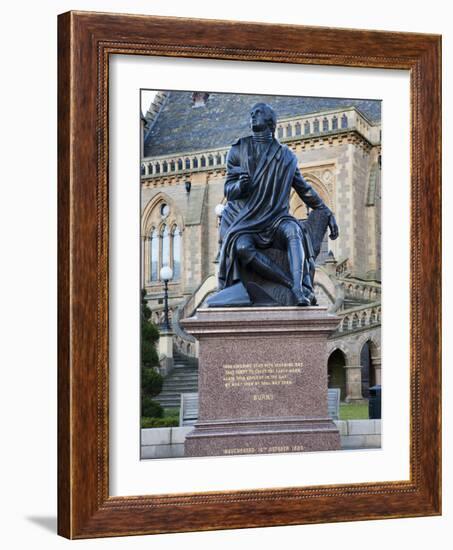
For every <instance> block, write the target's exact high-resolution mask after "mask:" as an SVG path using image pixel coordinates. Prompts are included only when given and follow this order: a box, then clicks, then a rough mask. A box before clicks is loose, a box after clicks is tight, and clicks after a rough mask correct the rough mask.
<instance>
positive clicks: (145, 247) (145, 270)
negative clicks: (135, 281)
mask: <svg viewBox="0 0 453 550" xmlns="http://www.w3.org/2000/svg"><path fill="white" fill-rule="evenodd" d="M149 241H150V239H149V237H147V236H146V235H145V236H143V237H142V264H143V265H142V276H143V283H142V286H143V287H145V286H146V283H147V282H148V281H149Z"/></svg>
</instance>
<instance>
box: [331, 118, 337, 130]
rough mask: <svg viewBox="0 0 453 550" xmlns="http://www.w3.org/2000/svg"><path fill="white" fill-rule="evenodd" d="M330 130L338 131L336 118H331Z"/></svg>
mask: <svg viewBox="0 0 453 550" xmlns="http://www.w3.org/2000/svg"><path fill="white" fill-rule="evenodd" d="M332 130H338V118H337V116H334V117H333V118H332Z"/></svg>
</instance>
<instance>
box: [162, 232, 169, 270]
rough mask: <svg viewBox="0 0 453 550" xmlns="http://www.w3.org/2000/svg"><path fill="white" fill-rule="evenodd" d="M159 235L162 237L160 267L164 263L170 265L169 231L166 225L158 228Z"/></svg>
mask: <svg viewBox="0 0 453 550" xmlns="http://www.w3.org/2000/svg"><path fill="white" fill-rule="evenodd" d="M160 235H161V238H162V261H161V264H160V265H161V267H164V265H168V266H169V265H170V232H169V230H168V226H167V225H163V226H162V228H161V230H160Z"/></svg>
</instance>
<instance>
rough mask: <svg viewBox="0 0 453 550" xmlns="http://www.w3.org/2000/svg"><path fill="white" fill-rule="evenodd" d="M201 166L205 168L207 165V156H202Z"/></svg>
mask: <svg viewBox="0 0 453 550" xmlns="http://www.w3.org/2000/svg"><path fill="white" fill-rule="evenodd" d="M200 164H201V167H202V168H204V167H205V166H206V157H205V156H202V157H201V161H200Z"/></svg>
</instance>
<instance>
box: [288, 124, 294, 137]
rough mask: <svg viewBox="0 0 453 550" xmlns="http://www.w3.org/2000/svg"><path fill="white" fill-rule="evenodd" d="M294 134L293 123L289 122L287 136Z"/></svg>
mask: <svg viewBox="0 0 453 550" xmlns="http://www.w3.org/2000/svg"><path fill="white" fill-rule="evenodd" d="M292 135H293V128H292V126H291V124H288V126H287V127H286V137H291V136H292Z"/></svg>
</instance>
